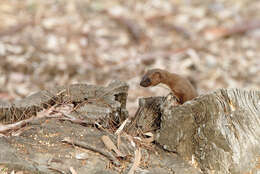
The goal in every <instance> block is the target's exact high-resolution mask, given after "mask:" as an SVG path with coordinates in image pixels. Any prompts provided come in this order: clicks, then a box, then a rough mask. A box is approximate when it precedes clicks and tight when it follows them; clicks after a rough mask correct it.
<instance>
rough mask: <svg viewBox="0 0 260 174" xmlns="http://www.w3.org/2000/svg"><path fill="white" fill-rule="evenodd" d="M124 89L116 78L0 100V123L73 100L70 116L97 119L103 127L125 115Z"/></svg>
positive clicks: (125, 90) (123, 117) (122, 84)
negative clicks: (10, 101)
mask: <svg viewBox="0 0 260 174" xmlns="http://www.w3.org/2000/svg"><path fill="white" fill-rule="evenodd" d="M127 91H128V85H127V84H126V83H125V82H121V81H118V80H115V81H112V82H111V83H110V84H109V85H108V86H107V87H101V86H95V85H88V84H74V85H68V86H61V87H55V88H51V89H48V90H43V91H40V92H37V93H34V94H32V95H30V96H28V97H25V98H24V99H21V100H18V101H14V102H13V103H8V102H2V101H0V123H2V124H9V123H14V122H16V121H20V120H23V119H27V118H30V117H32V116H35V115H36V113H37V112H38V111H40V110H42V109H44V108H48V107H50V106H53V105H54V104H62V103H73V104H75V107H76V108H75V112H74V113H72V114H73V115H74V116H76V117H80V118H84V119H90V120H93V121H100V122H101V124H102V125H103V126H104V127H106V126H107V125H108V124H109V122H114V123H119V122H120V121H121V120H124V119H125V118H126V117H127V116H128V112H127V110H126V99H127ZM77 105H78V106H77ZM107 118H109V119H107Z"/></svg>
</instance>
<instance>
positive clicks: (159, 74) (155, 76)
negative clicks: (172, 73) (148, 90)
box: [153, 72, 162, 79]
mask: <svg viewBox="0 0 260 174" xmlns="http://www.w3.org/2000/svg"><path fill="white" fill-rule="evenodd" d="M153 78H158V79H161V78H162V74H161V73H160V72H155V73H154V74H153Z"/></svg>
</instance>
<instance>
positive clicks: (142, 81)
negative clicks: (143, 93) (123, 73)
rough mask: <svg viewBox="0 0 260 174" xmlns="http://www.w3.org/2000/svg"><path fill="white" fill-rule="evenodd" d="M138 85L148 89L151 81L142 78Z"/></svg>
mask: <svg viewBox="0 0 260 174" xmlns="http://www.w3.org/2000/svg"><path fill="white" fill-rule="evenodd" d="M140 85H141V86H143V87H148V86H150V85H151V80H150V78H143V79H142V80H141V82H140Z"/></svg>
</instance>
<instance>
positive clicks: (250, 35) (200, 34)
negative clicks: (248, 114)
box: [0, 0, 260, 115]
mask: <svg viewBox="0 0 260 174" xmlns="http://www.w3.org/2000/svg"><path fill="white" fill-rule="evenodd" d="M0 21H1V24H0V99H2V100H14V99H19V98H22V97H24V96H27V95H29V94H31V93H33V92H36V91H39V90H41V89H46V88H49V87H53V86H57V85H65V84H72V83H82V82H84V83H89V84H97V85H106V84H108V83H109V82H110V81H111V80H113V79H120V80H123V81H126V82H127V83H128V84H129V86H130V90H129V96H128V103H127V108H128V110H129V112H130V115H132V114H134V112H135V110H136V108H137V106H138V104H137V100H138V98H140V97H148V96H155V95H156V96H159V95H166V94H167V93H168V90H167V89H165V88H162V87H160V86H159V87H153V88H148V89H145V88H142V87H140V86H139V82H140V79H141V76H142V75H143V74H144V72H145V71H146V70H147V69H150V68H162V69H166V70H168V71H170V72H175V73H179V74H182V75H183V76H187V77H189V78H190V79H192V80H193V81H195V83H196V86H197V89H198V91H199V93H206V92H209V91H213V90H215V89H217V88H246V89H259V88H260V78H259V77H260V44H259V43H260V1H258V0H239V1H238V0H221V1H210V0H196V1H189V0H185V1H180V0H169V1H166V0H164V1H157V0H151V1H139V0H130V1H124V0H115V1H102V0H95V1H91V0H86V1H80V0H63V1H61V0H60V1H53V0H46V1H32V0H24V1H20V0H13V1H10V0H1V3H0Z"/></svg>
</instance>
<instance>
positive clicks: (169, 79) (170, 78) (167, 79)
mask: <svg viewBox="0 0 260 174" xmlns="http://www.w3.org/2000/svg"><path fill="white" fill-rule="evenodd" d="M161 76H162V79H161V83H163V84H165V85H167V86H169V87H170V88H171V90H172V91H174V87H175V85H176V82H177V81H178V80H179V79H180V76H179V75H178V74H175V73H169V72H167V71H162V72H161Z"/></svg>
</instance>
